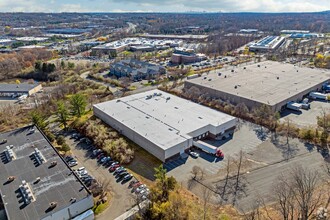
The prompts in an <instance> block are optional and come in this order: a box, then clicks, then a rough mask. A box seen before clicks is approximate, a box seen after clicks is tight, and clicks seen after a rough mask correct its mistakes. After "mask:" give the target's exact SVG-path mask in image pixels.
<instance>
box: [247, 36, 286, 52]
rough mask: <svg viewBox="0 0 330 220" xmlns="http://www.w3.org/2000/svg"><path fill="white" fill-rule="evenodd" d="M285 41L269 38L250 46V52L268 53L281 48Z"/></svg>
mask: <svg viewBox="0 0 330 220" xmlns="http://www.w3.org/2000/svg"><path fill="white" fill-rule="evenodd" d="M284 41H285V38H284V37H280V36H267V37H265V38H263V39H261V40H259V41H257V42H255V43H252V44H251V45H249V50H250V51H252V52H268V51H274V50H276V49H277V48H279V47H280V46H281V45H282V44H283V43H284Z"/></svg>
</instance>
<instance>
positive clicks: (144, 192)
mask: <svg viewBox="0 0 330 220" xmlns="http://www.w3.org/2000/svg"><path fill="white" fill-rule="evenodd" d="M149 193H150V190H149V189H148V188H145V189H143V190H141V192H140V194H141V195H149Z"/></svg>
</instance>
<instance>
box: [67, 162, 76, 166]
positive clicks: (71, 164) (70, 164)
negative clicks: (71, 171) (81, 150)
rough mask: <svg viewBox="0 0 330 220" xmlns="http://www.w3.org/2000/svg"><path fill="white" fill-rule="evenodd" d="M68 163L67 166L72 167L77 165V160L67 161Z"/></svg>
mask: <svg viewBox="0 0 330 220" xmlns="http://www.w3.org/2000/svg"><path fill="white" fill-rule="evenodd" d="M68 164H69V167H74V166H77V165H78V162H77V161H69V162H68Z"/></svg>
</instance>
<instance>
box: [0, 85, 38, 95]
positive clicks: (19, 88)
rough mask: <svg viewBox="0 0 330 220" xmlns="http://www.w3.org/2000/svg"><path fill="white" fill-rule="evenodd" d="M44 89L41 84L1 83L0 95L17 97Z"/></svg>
mask: <svg viewBox="0 0 330 220" xmlns="http://www.w3.org/2000/svg"><path fill="white" fill-rule="evenodd" d="M41 89H42V86H41V84H28V83H20V84H9V83H8V84H6V83H1V84H0V97H17V96H21V95H28V96H30V95H32V94H34V93H37V92H39V91H40V90H41Z"/></svg>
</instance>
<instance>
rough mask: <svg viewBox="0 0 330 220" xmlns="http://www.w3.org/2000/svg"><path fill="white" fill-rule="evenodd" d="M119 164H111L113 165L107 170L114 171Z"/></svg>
mask: <svg viewBox="0 0 330 220" xmlns="http://www.w3.org/2000/svg"><path fill="white" fill-rule="evenodd" d="M119 166H120V165H119V164H116V165H113V166H111V167H110V169H109V171H110V172H113V171H115V169H116V168H117V167H119Z"/></svg>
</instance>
